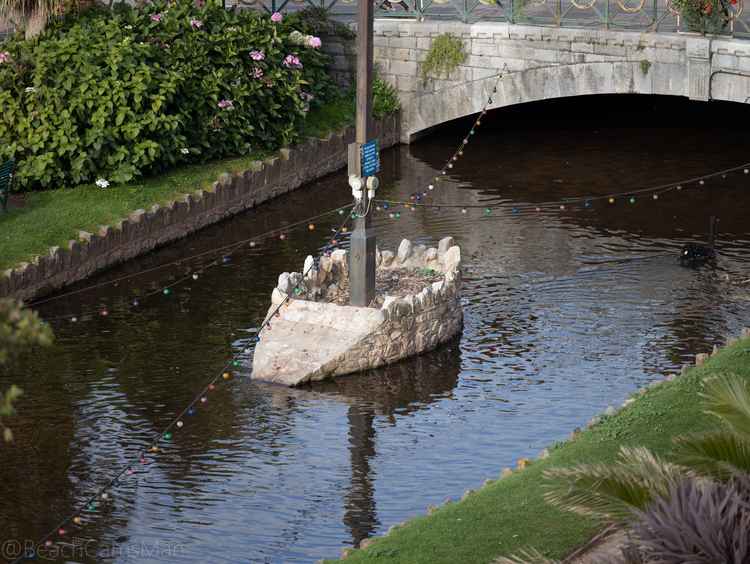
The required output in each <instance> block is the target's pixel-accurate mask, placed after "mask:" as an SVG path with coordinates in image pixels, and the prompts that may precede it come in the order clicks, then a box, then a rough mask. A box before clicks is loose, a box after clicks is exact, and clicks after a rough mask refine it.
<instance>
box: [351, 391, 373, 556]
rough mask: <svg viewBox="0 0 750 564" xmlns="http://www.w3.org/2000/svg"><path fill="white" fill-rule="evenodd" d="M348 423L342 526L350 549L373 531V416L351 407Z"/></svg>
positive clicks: (364, 410)
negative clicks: (348, 473)
mask: <svg viewBox="0 0 750 564" xmlns="http://www.w3.org/2000/svg"><path fill="white" fill-rule="evenodd" d="M347 419H348V420H349V457H350V460H351V471H352V481H351V487H350V489H349V493H348V494H347V495H346V498H345V502H344V503H345V510H344V523H345V524H346V526H347V527H349V530H350V531H351V534H352V542H353V544H354V546H359V543H360V541H362V540H364V539H366V538H368V537H369V536H371V535H372V534H373V533H374V532H375V528H376V526H377V517H376V514H375V496H374V488H373V484H372V479H371V476H370V459H371V458H372V457H373V456H374V455H375V429H374V428H373V421H374V419H375V416H374V413H373V412H372V410H371V409H370V408H368V407H364V406H358V405H352V406H351V407H350V408H349V411H348V413H347Z"/></svg>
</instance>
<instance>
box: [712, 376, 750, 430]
mask: <svg viewBox="0 0 750 564" xmlns="http://www.w3.org/2000/svg"><path fill="white" fill-rule="evenodd" d="M701 396H702V397H703V401H704V405H705V407H706V412H707V413H710V414H711V415H715V416H716V417H718V418H719V419H721V420H722V421H724V422H725V423H727V424H728V425H729V427H730V428H731V429H732V431H734V432H735V433H737V434H738V435H742V436H744V437H747V438H748V440H750V383H748V381H747V380H746V379H744V378H742V377H740V376H738V375H737V374H724V375H721V376H718V377H716V378H711V379H709V380H706V382H705V389H704V391H703V393H702V394H701Z"/></svg>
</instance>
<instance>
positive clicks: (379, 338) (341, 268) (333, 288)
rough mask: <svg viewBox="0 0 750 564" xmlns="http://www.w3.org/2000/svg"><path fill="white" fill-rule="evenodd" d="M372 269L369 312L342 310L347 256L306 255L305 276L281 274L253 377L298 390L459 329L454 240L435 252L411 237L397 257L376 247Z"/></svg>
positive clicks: (427, 345) (410, 352) (415, 350)
mask: <svg viewBox="0 0 750 564" xmlns="http://www.w3.org/2000/svg"><path fill="white" fill-rule="evenodd" d="M376 268H377V270H376V297H375V299H374V300H373V302H372V303H371V304H370V306H369V307H354V306H350V305H347V304H348V303H349V269H348V254H347V251H345V250H341V249H340V250H337V251H334V252H333V253H332V254H331V255H330V256H324V257H321V258H320V260H319V262H318V264H315V263H314V261H313V258H312V257H311V256H308V257H307V259H306V260H305V264H304V267H303V269H302V273H305V274H304V275H303V274H302V273H300V272H291V273H289V272H284V273H283V274H281V275H280V276H279V282H278V285H277V287H276V288H274V290H273V293H272V295H271V307H270V308H269V310H268V314H267V315H268V316H271V315H274V313H276V314H275V315H274V319H271V320H270V328H267V329H266V330H265V331H264V332H263V333H262V335H261V340H260V342H259V343H258V345H257V347H256V349H255V357H254V358H253V375H252V377H253V379H255V380H262V381H266V382H272V383H276V384H283V385H285V386H298V385H301V384H304V383H306V382H314V381H318V380H324V379H326V378H333V377H335V376H342V375H344V374H351V373H353V372H360V371H363V370H368V369H371V368H376V367H378V366H383V365H385V364H390V363H393V362H398V361H399V360H401V359H404V358H407V357H410V356H414V355H418V354H421V353H423V352H426V351H429V350H432V349H434V348H436V347H438V346H439V345H440V344H442V343H444V342H446V341H448V340H450V339H451V338H452V337H454V336H455V335H457V334H458V333H459V332H460V331H461V328H462V326H463V311H462V309H461V301H460V297H459V292H460V288H461V249H460V248H459V247H458V246H457V245H455V244H454V242H453V238H452V237H446V238H444V239H442V240H441V241H440V243H439V244H438V248H437V249H436V248H427V247H425V246H424V245H415V244H413V243H412V242H411V241H409V240H408V239H404V240H403V241H401V244H400V245H399V248H398V252H397V253H395V254H394V253H393V252H391V251H380V250H379V249H378V250H377V252H376ZM287 297H288V298H289V299H288V300H287ZM282 303H283V306H282V307H281V308H280V309H279V310H278V311H276V310H277V308H278V305H279V304H282ZM269 329H270V330H269Z"/></svg>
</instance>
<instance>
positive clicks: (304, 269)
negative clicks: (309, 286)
mask: <svg viewBox="0 0 750 564" xmlns="http://www.w3.org/2000/svg"><path fill="white" fill-rule="evenodd" d="M314 266H315V259H314V258H313V257H312V255H307V258H306V259H305V265H304V266H303V267H302V274H303V275H304V276H305V277H307V274H308V273H309V272H310V271H311V270H312V269H313V268H314Z"/></svg>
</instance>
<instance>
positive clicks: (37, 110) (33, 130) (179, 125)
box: [0, 0, 334, 188]
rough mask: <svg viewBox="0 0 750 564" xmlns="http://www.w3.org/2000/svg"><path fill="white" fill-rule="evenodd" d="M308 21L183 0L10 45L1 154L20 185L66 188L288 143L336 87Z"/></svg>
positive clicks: (0, 119)
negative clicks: (10, 161) (310, 38)
mask: <svg viewBox="0 0 750 564" xmlns="http://www.w3.org/2000/svg"><path fill="white" fill-rule="evenodd" d="M306 29H307V27H306V24H305V23H304V22H302V20H301V19H300V18H299V16H287V17H285V18H284V20H283V21H282V22H279V23H274V22H272V21H271V20H270V18H269V17H268V15H266V14H262V13H260V12H257V11H254V10H240V11H227V10H224V9H222V8H221V7H220V6H219V5H217V4H208V5H206V6H205V7H202V8H196V7H195V6H194V5H193V3H192V2H190V1H189V0H178V1H177V2H174V3H169V4H167V3H166V2H163V1H157V2H155V3H153V4H148V6H147V7H145V8H143V9H135V8H131V7H128V6H121V5H118V8H117V9H116V10H115V11H114V12H109V11H98V10H90V11H88V12H87V13H85V14H83V15H81V16H80V17H77V18H68V19H66V20H64V21H63V22H61V23H58V24H56V25H54V26H52V27H51V28H50V29H49V30H48V31H47V32H46V33H45V34H43V35H42V36H41V37H40V38H39V39H38V40H36V41H24V40H20V39H14V40H12V41H10V42H8V43H7V44H6V45H5V46H4V47H3V48H4V49H5V50H7V52H8V54H9V61H7V62H5V63H0V158H8V157H14V158H15V159H16V161H17V162H18V173H17V181H16V187H18V188H24V187H25V188H28V187H60V186H66V185H72V184H81V183H85V182H91V181H93V180H95V179H97V178H100V177H101V178H105V179H107V180H109V181H112V182H116V183H122V182H127V181H129V180H131V179H132V178H134V177H136V176H138V175H141V174H144V173H147V172H155V171H158V170H161V169H163V168H166V167H169V166H174V165H176V164H179V163H185V162H204V161H206V160H209V159H215V158H220V157H226V156H234V155H246V154H249V153H250V152H253V151H262V150H273V149H276V148H278V147H279V146H282V145H287V144H289V143H292V142H293V141H294V140H295V139H296V138H297V136H298V131H299V129H300V125H301V123H302V121H303V120H304V117H305V114H306V112H307V111H308V110H309V109H310V108H311V106H315V105H316V104H318V103H319V102H322V101H324V100H325V99H326V98H327V97H329V96H330V95H331V94H332V93H333V91H334V88H333V84H332V81H331V79H330V78H329V77H328V74H327V72H326V66H327V63H328V58H327V56H326V55H325V54H323V53H322V52H321V51H320V50H319V49H316V48H314V47H312V46H310V44H306V43H305V42H304V37H305V36H304V32H305V30H306ZM294 32H297V33H296V34H295V33H294ZM300 32H301V33H300ZM251 51H256V52H258V53H262V58H261V57H260V56H259V57H258V59H257V60H254V59H253V58H252V57H251V56H250V52H251ZM290 55H291V56H292V57H296V58H293V59H291V64H290V60H289V59H287V57H288V56H290ZM285 61H286V63H285Z"/></svg>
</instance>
